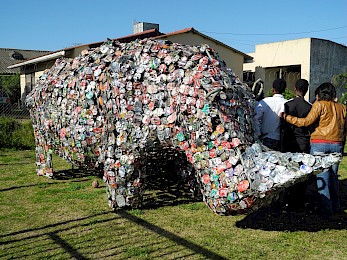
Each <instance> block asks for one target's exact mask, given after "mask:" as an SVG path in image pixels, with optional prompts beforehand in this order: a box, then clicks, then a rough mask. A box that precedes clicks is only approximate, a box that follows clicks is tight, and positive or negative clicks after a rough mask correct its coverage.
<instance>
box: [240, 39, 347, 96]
mask: <svg viewBox="0 0 347 260" xmlns="http://www.w3.org/2000/svg"><path fill="white" fill-rule="evenodd" d="M248 55H250V56H253V57H254V63H245V64H244V70H248V71H255V72H256V77H257V71H261V73H259V72H258V75H261V78H262V79H264V82H265V84H264V89H265V94H267V92H268V91H269V89H271V84H272V82H273V80H274V79H275V77H276V75H275V73H276V71H278V70H279V69H282V70H283V71H286V70H288V69H289V66H293V65H295V66H300V73H296V72H290V73H286V76H285V79H286V80H287V84H288V89H293V87H294V84H295V81H296V79H298V78H303V79H306V80H308V82H309V84H310V88H309V92H308V93H307V95H306V97H305V98H306V99H307V100H309V101H311V102H312V101H313V100H314V90H315V89H316V88H317V87H318V86H319V85H320V84H321V83H323V82H331V78H332V76H333V75H336V74H342V73H345V72H347V47H346V46H343V45H340V44H338V43H335V42H332V41H328V40H323V39H316V38H304V39H298V40H290V41H283V42H274V43H267V44H259V45H256V51H255V53H248ZM256 68H258V69H256ZM259 68H260V69H259ZM338 93H339V94H340V93H341V91H338Z"/></svg>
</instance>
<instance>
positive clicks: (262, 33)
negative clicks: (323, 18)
mask: <svg viewBox="0 0 347 260" xmlns="http://www.w3.org/2000/svg"><path fill="white" fill-rule="evenodd" d="M346 27H347V25H345V26H340V27H335V28H330V29H323V30H316V31H307V32H290V33H232V32H207V31H201V32H202V33H214V34H231V35H290V34H304V33H313V32H325V31H332V30H337V29H341V28H346Z"/></svg>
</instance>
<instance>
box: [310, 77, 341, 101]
mask: <svg viewBox="0 0 347 260" xmlns="http://www.w3.org/2000/svg"><path fill="white" fill-rule="evenodd" d="M314 94H315V95H316V96H317V95H318V100H326V101H333V100H334V99H335V98H336V89H335V87H334V85H333V84H331V83H329V82H325V83H322V84H321V85H320V86H319V87H318V88H316V90H315V91H314Z"/></svg>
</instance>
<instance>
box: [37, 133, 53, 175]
mask: <svg viewBox="0 0 347 260" xmlns="http://www.w3.org/2000/svg"><path fill="white" fill-rule="evenodd" d="M35 143H36V149H35V151H36V172H37V175H39V176H47V177H50V178H51V177H52V176H53V161H52V147H51V145H49V144H47V141H46V140H45V139H44V136H42V134H41V133H40V131H39V130H37V129H36V130H35Z"/></svg>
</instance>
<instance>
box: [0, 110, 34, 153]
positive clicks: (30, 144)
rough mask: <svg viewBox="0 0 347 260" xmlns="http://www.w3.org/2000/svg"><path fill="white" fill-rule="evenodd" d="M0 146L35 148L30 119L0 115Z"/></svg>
mask: <svg viewBox="0 0 347 260" xmlns="http://www.w3.org/2000/svg"><path fill="white" fill-rule="evenodd" d="M0 148H10V149H15V150H26V149H35V140H34V132H33V128H32V123H31V121H30V120H22V121H19V120H16V119H14V118H11V117H0Z"/></svg>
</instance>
